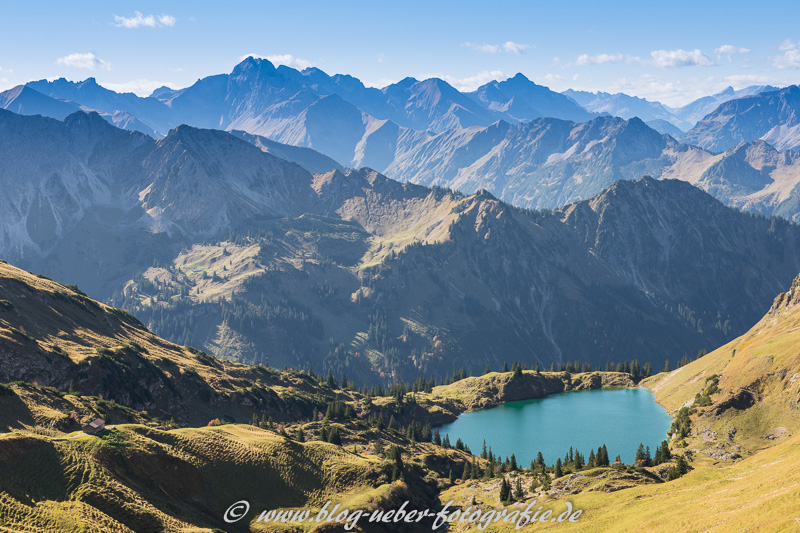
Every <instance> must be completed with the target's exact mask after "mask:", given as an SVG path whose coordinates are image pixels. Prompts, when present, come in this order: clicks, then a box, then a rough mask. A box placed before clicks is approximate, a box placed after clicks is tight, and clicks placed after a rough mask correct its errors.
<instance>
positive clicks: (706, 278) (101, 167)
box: [0, 112, 800, 381]
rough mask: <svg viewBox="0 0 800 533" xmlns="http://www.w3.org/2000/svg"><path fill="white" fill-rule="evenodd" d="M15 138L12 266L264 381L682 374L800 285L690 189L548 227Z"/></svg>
mask: <svg viewBox="0 0 800 533" xmlns="http://www.w3.org/2000/svg"><path fill="white" fill-rule="evenodd" d="M0 136H2V140H3V142H2V143H0V147H2V148H0V149H2V151H3V153H2V157H0V179H2V184H1V185H2V187H3V189H4V191H6V194H5V195H4V196H3V198H2V201H3V202H5V205H4V206H3V210H2V218H1V219H0V254H2V255H3V256H4V257H5V258H6V259H8V260H9V261H10V262H12V263H14V264H16V265H18V266H21V267H23V268H26V269H30V270H34V271H38V272H43V273H45V274H47V275H49V276H51V277H53V278H55V279H60V280H64V281H66V282H70V283H77V284H78V285H79V286H80V287H81V288H82V289H83V290H85V291H86V292H87V293H89V294H90V295H92V296H95V297H97V298H100V299H102V300H104V301H107V302H110V303H113V305H115V306H117V307H124V308H125V309H127V310H128V311H131V312H133V313H134V314H136V316H138V317H139V318H140V319H141V320H142V321H143V322H145V324H147V325H148V326H149V327H150V328H151V329H152V330H153V331H154V333H156V334H159V335H161V336H164V337H166V338H167V339H169V340H172V341H174V342H177V343H179V344H189V345H193V346H197V347H200V348H203V349H205V350H206V351H208V352H210V353H214V354H216V355H218V356H221V357H224V358H229V359H237V360H240V361H243V362H257V363H266V364H269V365H270V366H273V367H275V366H283V365H291V366H295V367H297V368H308V367H313V368H314V369H315V370H316V371H323V372H327V371H328V370H330V371H333V372H334V373H337V374H338V373H339V372H346V373H347V374H348V376H351V378H356V379H363V380H376V381H377V380H385V379H390V378H395V379H413V378H415V377H416V376H418V375H422V374H424V375H441V374H443V373H445V372H452V370H453V368H454V367H461V366H465V367H467V368H468V369H469V370H471V371H475V372H477V371H480V370H482V369H483V368H484V367H485V366H486V364H487V362H488V363H489V364H490V365H492V366H494V367H500V366H502V364H503V362H504V361H514V360H519V361H525V362H527V363H528V364H529V365H533V364H535V363H536V362H539V363H540V364H541V365H543V366H549V363H550V362H552V361H562V360H563V361H565V360H575V359H580V360H583V361H590V362H592V363H595V364H597V363H605V362H606V361H607V360H609V359H611V360H630V359H634V358H638V359H639V360H640V361H641V362H644V361H651V362H652V363H653V364H654V365H656V364H658V365H660V364H663V360H664V359H665V358H673V359H678V358H680V357H681V355H683V354H684V353H694V352H696V351H698V350H699V349H701V348H706V349H708V348H711V347H713V346H716V345H718V344H720V343H721V342H723V341H726V340H728V339H730V338H732V337H733V336H735V335H736V334H738V333H741V332H742V331H744V329H745V328H746V327H747V326H748V325H749V324H751V323H753V322H754V321H755V320H756V319H757V318H758V317H759V316H760V315H761V314H763V312H764V311H765V310H766V306H768V303H769V301H770V300H771V296H772V295H773V294H775V293H777V292H779V291H780V289H781V288H782V287H783V286H785V285H786V284H787V283H789V281H790V280H791V279H792V278H793V276H794V275H795V274H796V272H797V271H798V270H800V250H799V249H798V248H799V247H800V228H797V227H796V226H795V225H793V224H790V223H788V222H785V221H782V220H780V219H771V220H770V219H765V218H763V217H760V216H755V215H750V214H745V213H741V212H738V211H735V210H733V209H730V208H728V207H725V206H724V205H722V204H721V203H720V202H719V201H717V200H715V199H714V198H712V197H711V196H709V195H707V194H706V193H704V192H702V191H700V190H698V189H696V188H695V187H692V186H691V185H689V184H687V183H684V182H680V181H675V180H662V181H657V180H653V179H650V178H645V179H639V180H635V181H620V182H617V183H614V184H613V185H612V186H611V187H609V188H608V189H607V190H605V191H603V192H601V193H600V194H599V195H597V196H596V197H594V198H593V199H591V200H587V201H583V202H579V203H577V204H573V205H569V206H567V207H565V208H563V209H560V210H557V211H541V212H537V211H528V210H524V209H520V208H516V207H512V206H510V205H508V204H506V203H503V202H502V201H499V200H497V199H496V198H495V197H494V196H492V195H491V194H489V193H486V192H485V191H479V192H477V193H475V194H473V195H469V196H467V195H463V194H460V193H456V192H452V191H450V190H447V189H441V188H433V189H430V188H426V187H422V186H419V185H412V184H408V183H405V184H403V183H399V182H396V181H394V180H391V179H389V178H387V177H385V176H383V175H381V174H379V173H377V172H375V171H372V170H370V169H361V170H359V171H347V172H341V171H339V170H335V169H334V170H331V171H329V172H327V173H321V174H316V175H312V174H310V173H309V172H307V171H306V170H304V169H303V168H302V167H301V166H299V165H297V164H295V163H291V162H288V161H286V160H283V159H280V158H278V157H275V156H273V155H270V154H269V153H265V152H264V151H262V149H259V148H257V147H256V146H253V145H252V144H250V143H248V142H245V141H243V140H241V139H240V138H237V137H236V136H234V135H232V134H228V133H225V132H221V131H213V130H201V129H196V128H192V127H189V126H181V127H179V128H176V129H174V130H172V131H171V132H169V134H168V135H167V136H166V137H165V138H164V139H161V140H157V141H156V140H153V139H152V138H150V137H147V136H145V135H143V134H140V133H137V132H129V131H123V130H119V129H117V128H115V127H113V126H112V125H110V124H108V123H107V122H106V121H105V120H103V119H102V118H101V117H99V116H98V115H96V114H88V115H87V114H84V113H77V114H73V115H70V116H69V117H67V118H66V119H65V120H64V121H57V120H53V119H47V118H43V117H25V116H20V115H16V114H13V113H10V112H0ZM306 155H308V154H306ZM298 157H300V156H298ZM303 157H304V156H303Z"/></svg>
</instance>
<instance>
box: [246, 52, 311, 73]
mask: <svg viewBox="0 0 800 533" xmlns="http://www.w3.org/2000/svg"><path fill="white" fill-rule="evenodd" d="M248 57H255V58H256V59H266V60H267V61H269V62H270V63H272V64H273V65H276V66H277V65H285V66H287V67H292V68H296V69H298V70H303V69H305V68H309V67H313V66H314V63H312V62H311V61H309V60H307V59H302V58H299V57H295V56H293V55H292V54H279V55H271V56H263V55H260V54H245V55H243V56H242V57H240V58H239V62H242V61H244V60H245V59H247V58H248Z"/></svg>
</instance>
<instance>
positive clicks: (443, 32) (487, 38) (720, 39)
mask: <svg viewBox="0 0 800 533" xmlns="http://www.w3.org/2000/svg"><path fill="white" fill-rule="evenodd" d="M798 15H800V2H796V1H775V2H757V3H754V2H738V1H729V2H705V1H698V0H695V1H692V2H683V1H671V2H664V3H660V4H655V3H650V2H641V1H637V2H609V1H605V2H599V1H593V2H580V1H579V2H552V1H550V2H538V1H527V2H516V1H505V2H504V1H494V2H491V3H490V2H470V1H460V2H444V1H436V0H427V1H403V2H391V3H389V2H376V1H352V2H331V1H325V2H317V1H296V2H285V1H284V2H280V3H274V2H252V3H251V2H236V1H231V2H226V3H224V4H223V3H218V2H213V3H212V2H183V3H177V2H172V3H168V2H124V3H123V2H108V1H103V2H100V1H85V2H43V3H32V2H31V3H23V2H15V3H8V4H5V5H4V6H3V16H2V18H1V19H0V89H7V88H10V87H12V86H14V85H17V84H20V83H24V82H26V81H29V80H34V79H41V78H48V79H52V78H57V77H62V76H63V77H66V78H67V79H71V80H81V79H85V78H87V77H90V76H94V77H95V78H96V79H97V80H98V82H99V83H101V84H102V85H104V86H107V87H109V88H113V89H115V90H132V91H134V92H136V93H137V94H149V92H150V91H151V90H152V89H154V88H156V87H158V86H160V85H169V86H171V87H184V86H187V85H190V84H192V83H194V82H195V81H196V80H197V79H198V78H201V77H205V76H208V75H212V74H218V73H223V72H230V71H231V69H232V68H233V66H234V65H235V64H236V63H237V62H238V61H239V60H240V58H241V57H243V56H245V55H248V54H256V55H260V56H263V57H270V58H273V59H274V60H275V61H274V62H280V63H285V64H289V65H291V66H295V67H304V66H308V65H314V66H316V67H319V68H321V69H322V70H324V71H326V72H328V73H329V74H334V73H346V74H351V75H353V76H356V77H358V78H360V79H361V80H362V81H364V82H365V83H366V84H368V85H373V86H383V85H386V84H388V83H391V82H394V81H398V80H400V79H402V78H404V77H406V76H414V77H416V78H419V79H423V78H426V77H431V76H438V77H442V78H444V79H446V80H447V81H449V82H450V83H452V84H453V85H455V86H456V87H458V88H459V89H462V90H471V89H474V88H475V87H477V86H478V85H480V84H482V83H485V82H487V81H489V80H491V79H504V78H507V77H510V76H513V75H514V74H515V73H517V72H522V73H523V74H525V75H526V76H528V77H529V78H531V79H533V80H534V81H536V82H537V83H541V84H544V85H547V86H549V87H551V88H553V89H555V90H559V91H560V90H564V89H567V88H575V89H583V90H604V91H609V92H619V91H622V92H626V93H628V94H633V95H636V96H642V97H646V98H648V99H651V100H659V101H662V102H664V103H666V104H668V105H682V104H684V103H687V102H689V101H691V100H693V99H695V98H697V97H699V96H703V95H706V94H711V93H714V92H717V91H719V90H722V89H724V88H725V87H726V86H728V85H733V86H734V87H735V88H741V87H745V86H748V85H756V84H757V85H761V84H767V83H769V84H773V85H780V86H784V85H789V84H796V83H798V82H800V25H798V24H797V20H799V19H800V17H799V16H798Z"/></svg>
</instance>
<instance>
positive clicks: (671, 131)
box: [645, 118, 684, 139]
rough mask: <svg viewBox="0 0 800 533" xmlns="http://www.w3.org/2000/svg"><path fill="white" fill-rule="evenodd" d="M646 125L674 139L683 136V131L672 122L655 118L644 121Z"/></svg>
mask: <svg viewBox="0 0 800 533" xmlns="http://www.w3.org/2000/svg"><path fill="white" fill-rule="evenodd" d="M645 124H647V125H648V127H650V128H653V129H654V130H656V131H657V132H658V133H665V134H667V135H669V136H670V137H672V138H674V139H680V138H681V137H682V136H683V133H684V132H683V131H682V130H681V129H680V128H678V126H676V125H675V124H673V123H672V122H668V121H666V120H663V119H660V118H657V119H655V120H649V121H647V122H645Z"/></svg>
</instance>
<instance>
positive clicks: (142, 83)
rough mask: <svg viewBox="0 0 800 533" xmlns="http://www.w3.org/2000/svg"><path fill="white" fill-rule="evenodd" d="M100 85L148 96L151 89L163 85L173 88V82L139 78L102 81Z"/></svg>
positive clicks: (120, 91) (118, 90)
mask: <svg viewBox="0 0 800 533" xmlns="http://www.w3.org/2000/svg"><path fill="white" fill-rule="evenodd" d="M102 85H103V87H105V88H106V89H111V90H112V91H116V92H118V93H134V94H136V95H137V96H150V94H151V93H152V92H153V91H155V90H156V89H158V88H159V87H164V86H165V85H166V86H167V87H171V88H173V89H174V88H175V86H174V85H175V84H173V83H171V82H164V81H153V80H147V79H141V78H140V79H136V80H131V81H126V82H124V83H103V84H102Z"/></svg>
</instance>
